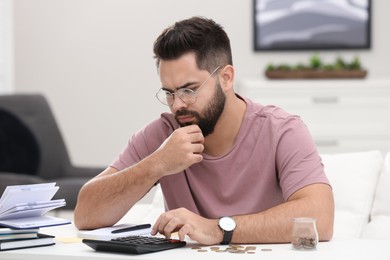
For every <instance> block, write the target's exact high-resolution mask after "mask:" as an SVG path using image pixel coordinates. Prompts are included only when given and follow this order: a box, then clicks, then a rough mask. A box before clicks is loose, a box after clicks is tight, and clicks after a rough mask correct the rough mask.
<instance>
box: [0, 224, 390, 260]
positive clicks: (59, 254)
mask: <svg viewBox="0 0 390 260" xmlns="http://www.w3.org/2000/svg"><path fill="white" fill-rule="evenodd" d="M41 231H42V233H46V234H51V235H55V236H56V238H57V244H56V245H54V246H48V247H38V248H29V249H20V250H11V251H3V252H0V259H1V260H6V259H29V260H34V259H36V260H45V259H47V260H49V259H50V260H62V259H67V260H68V259H71V260H78V259H163V260H164V259H169V260H171V259H173V258H175V259H180V257H182V258H183V259H185V260H191V259H200V258H203V259H204V260H207V259H210V260H211V259H213V260H214V259H216V258H219V259H221V258H223V259H243V258H247V259H289V260H294V259H296V260H305V259H310V260H322V259H324V260H325V259H326V260H333V259H353V260H359V259H362V260H363V259H364V260H366V259H375V260H382V259H383V260H389V259H390V240H363V239H349V240H348V239H333V240H332V241H331V242H321V243H319V245H318V248H317V250H315V251H296V250H293V249H291V245H290V244H262V245H255V246H256V251H255V254H233V253H217V252H213V251H211V250H210V248H209V247H203V248H204V249H207V252H198V251H197V250H194V249H191V247H193V246H195V245H196V244H195V243H193V242H188V244H187V246H186V247H183V248H178V249H173V250H168V251H162V252H158V253H152V254H144V255H127V254H117V253H103V252H95V251H94V250H93V249H91V248H90V247H88V246H86V245H84V244H82V243H80V242H78V243H64V242H63V241H64V238H71V237H76V234H77V231H76V229H75V228H74V226H73V225H66V226H59V227H51V228H43V229H42V230H41ZM220 247H221V248H223V246H220ZM261 249H272V251H262V250H261Z"/></svg>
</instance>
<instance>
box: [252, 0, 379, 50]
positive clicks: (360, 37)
mask: <svg viewBox="0 0 390 260" xmlns="http://www.w3.org/2000/svg"><path fill="white" fill-rule="evenodd" d="M253 5H254V6H253V10H254V14H253V22H254V23H253V24H254V49H255V51H283V50H326V49H369V48H370V47H371V35H370V34H371V28H370V27H371V0H253Z"/></svg>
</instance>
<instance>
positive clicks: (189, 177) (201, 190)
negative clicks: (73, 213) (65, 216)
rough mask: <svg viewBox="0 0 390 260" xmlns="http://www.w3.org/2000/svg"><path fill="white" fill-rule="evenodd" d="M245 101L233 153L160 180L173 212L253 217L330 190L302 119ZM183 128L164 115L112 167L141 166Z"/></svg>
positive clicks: (208, 158) (205, 159) (133, 140)
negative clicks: (295, 197) (310, 192)
mask: <svg viewBox="0 0 390 260" xmlns="http://www.w3.org/2000/svg"><path fill="white" fill-rule="evenodd" d="M243 99H244V101H245V102H246V104H247V109H246V112H245V116H244V119H243V122H242V125H241V128H240V131H239V133H238V135H237V138H236V140H235V143H234V146H233V147H232V148H231V150H230V151H229V152H228V153H226V154H225V155H223V156H220V157H211V156H208V155H207V154H203V160H202V161H201V162H200V163H197V164H194V165H192V166H191V167H189V168H188V169H186V170H184V171H183V172H180V173H178V174H174V175H170V176H166V177H163V178H161V179H160V181H159V183H160V185H161V188H162V191H163V194H164V198H165V205H166V209H167V210H171V209H175V208H179V207H184V208H187V209H188V210H190V211H192V212H195V213H197V214H200V215H201V216H204V217H207V218H218V217H221V216H234V215H242V214H251V213H256V212H260V211H264V210H266V209H268V208H271V207H273V206H276V205H278V204H280V203H282V202H285V201H286V200H287V199H288V198H289V197H290V196H291V195H292V194H293V193H294V192H296V191H297V190H299V189H301V188H303V187H305V186H307V185H310V184H314V183H325V184H328V185H329V181H328V179H327V177H326V176H325V173H324V167H323V165H322V162H321V158H320V156H319V154H318V152H317V149H316V146H315V144H314V142H313V139H312V137H311V135H310V133H309V131H308V129H307V127H306V125H305V124H304V123H303V122H302V120H301V118H300V117H298V116H295V115H291V114H289V113H287V112H285V111H284V110H282V109H280V108H278V107H275V106H263V105H260V104H257V103H254V102H252V101H251V100H249V99H247V98H243ZM178 127H179V125H178V124H177V122H176V121H175V119H174V117H173V115H172V114H170V113H163V114H162V115H161V117H160V118H159V119H156V120H154V121H152V122H151V123H150V124H148V125H147V126H145V127H144V128H143V129H142V130H140V131H139V132H137V133H136V134H134V135H133V136H132V137H131V139H130V140H129V142H128V144H127V145H126V147H125V148H124V150H123V151H122V153H120V154H119V156H118V158H117V159H116V160H115V161H114V162H113V163H112V164H111V167H114V168H116V169H118V170H122V169H125V168H127V167H129V166H131V165H133V164H135V163H137V162H139V161H140V160H142V159H143V158H145V157H147V156H148V155H150V154H151V153H153V152H154V151H155V150H156V149H157V148H158V147H159V146H160V145H161V144H162V143H163V142H164V140H165V139H166V138H167V137H168V136H169V135H170V134H171V133H172V132H173V131H174V130H175V129H177V128H178ZM175 156H177V155H175Z"/></svg>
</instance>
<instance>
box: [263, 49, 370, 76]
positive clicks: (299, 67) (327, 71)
mask: <svg viewBox="0 0 390 260" xmlns="http://www.w3.org/2000/svg"><path fill="white" fill-rule="evenodd" d="M265 75H266V76H267V78H270V79H305V78H310V79H319V78H364V77H366V75H367V71H366V70H364V69H363V68H362V66H361V63H360V59H359V57H355V58H354V59H353V60H352V61H351V62H346V61H345V60H344V59H343V58H341V57H340V56H338V57H337V58H336V60H335V61H334V62H333V63H329V64H327V63H324V62H323V61H322V59H321V58H320V56H319V55H318V54H313V55H312V56H311V58H310V62H309V64H307V65H306V64H302V63H298V64H296V65H288V64H280V65H274V64H273V63H270V64H268V66H267V68H266V71H265Z"/></svg>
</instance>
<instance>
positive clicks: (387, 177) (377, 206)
mask: <svg viewBox="0 0 390 260" xmlns="http://www.w3.org/2000/svg"><path fill="white" fill-rule="evenodd" d="M362 238H367V239H390V153H388V154H387V155H386V158H385V163H384V166H383V171H382V174H381V176H380V178H379V181H378V184H377V188H376V192H375V198H374V203H373V206H372V210H371V221H370V222H369V223H368V225H367V227H366V228H365V229H364V232H363V234H362Z"/></svg>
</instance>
